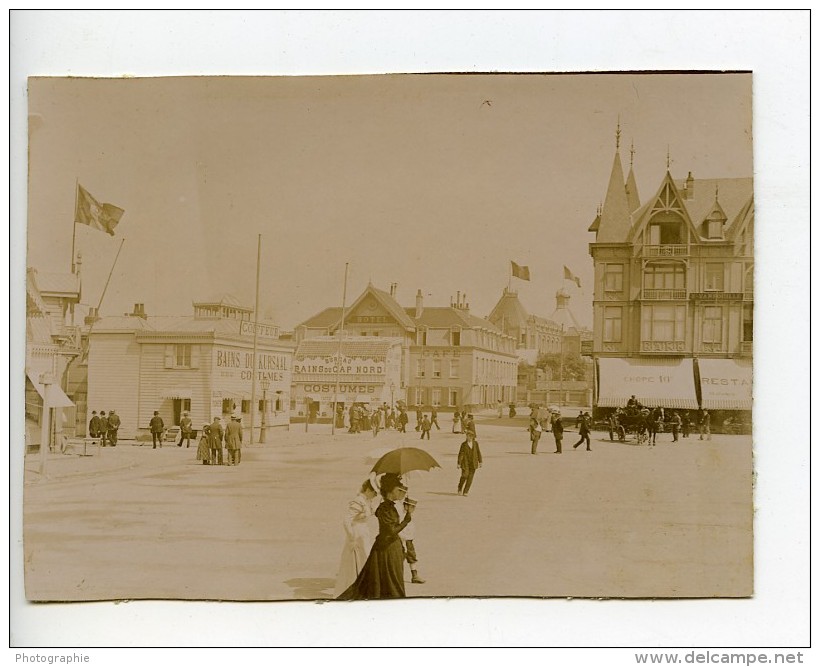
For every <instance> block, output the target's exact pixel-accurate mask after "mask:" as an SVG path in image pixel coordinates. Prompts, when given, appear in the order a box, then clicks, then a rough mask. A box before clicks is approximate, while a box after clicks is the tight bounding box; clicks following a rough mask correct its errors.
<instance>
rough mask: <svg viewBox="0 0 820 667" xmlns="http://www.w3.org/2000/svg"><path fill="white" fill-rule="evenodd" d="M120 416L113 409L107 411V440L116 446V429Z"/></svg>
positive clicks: (118, 427) (118, 428) (119, 423)
mask: <svg viewBox="0 0 820 667" xmlns="http://www.w3.org/2000/svg"><path fill="white" fill-rule="evenodd" d="M121 424H122V422H121V421H120V416H119V415H118V414H117V413H116V412H114V411H113V410H109V411H108V441H109V442H110V443H111V446H112V447H116V446H117V431H119V430H120V425H121Z"/></svg>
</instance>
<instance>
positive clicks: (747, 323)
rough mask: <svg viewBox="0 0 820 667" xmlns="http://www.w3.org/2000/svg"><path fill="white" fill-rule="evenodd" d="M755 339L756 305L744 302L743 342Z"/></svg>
mask: <svg viewBox="0 0 820 667" xmlns="http://www.w3.org/2000/svg"><path fill="white" fill-rule="evenodd" d="M753 340H754V306H753V305H752V304H751V303H744V304H743V342H744V343H751V342H752V341H753Z"/></svg>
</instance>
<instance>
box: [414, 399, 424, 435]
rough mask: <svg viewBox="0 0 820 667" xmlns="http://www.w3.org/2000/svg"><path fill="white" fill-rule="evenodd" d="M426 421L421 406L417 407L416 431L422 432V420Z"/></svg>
mask: <svg viewBox="0 0 820 667" xmlns="http://www.w3.org/2000/svg"><path fill="white" fill-rule="evenodd" d="M422 419H424V413H423V412H422V411H421V406H420V405H417V406H416V430H417V431H420V430H421V420H422Z"/></svg>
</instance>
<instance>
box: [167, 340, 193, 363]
mask: <svg viewBox="0 0 820 667" xmlns="http://www.w3.org/2000/svg"><path fill="white" fill-rule="evenodd" d="M198 367H199V346H198V345H191V344H190V343H188V344H173V345H171V344H169V345H166V346H165V368H198Z"/></svg>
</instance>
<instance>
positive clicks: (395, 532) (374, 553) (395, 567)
mask: <svg viewBox="0 0 820 667" xmlns="http://www.w3.org/2000/svg"><path fill="white" fill-rule="evenodd" d="M380 491H381V496H382V502H381V504H380V505H379V507H378V508H377V509H376V518H377V519H378V520H379V534H378V535H376V539H375V541H374V542H373V548H372V549H370V555H369V556H368V557H367V560H366V561H365V564H364V566H363V567H362V570H361V572H359V576H358V577H356V581H354V582H353V583H352V584H351V585H350V586H349V587H348V588H347V590H346V591H345V592H344V593H342V594H341V595H339V596H338V597H337V598H336V599H337V600H379V599H386V598H403V597H407V594H406V593H405V588H404V558H405V556H404V551H403V549H402V545H401V538H400V537H399V533H400V532H401V531H402V530H404V528H405V527H406V526H407V524H409V523H410V521H411V520H412V517H413V509H414V508H413V507H412V506H408V508H407V514H406V515H405V517H404V519H399V513H398V511H397V510H396V505H395V503H396V501H397V500H404V497H405V495H406V494H407V487H406V486H405V485H404V484H402V482H401V480H400V479H399V477H398V475H393V474H390V473H387V474H385V475H383V476H382V480H381V487H380Z"/></svg>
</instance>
